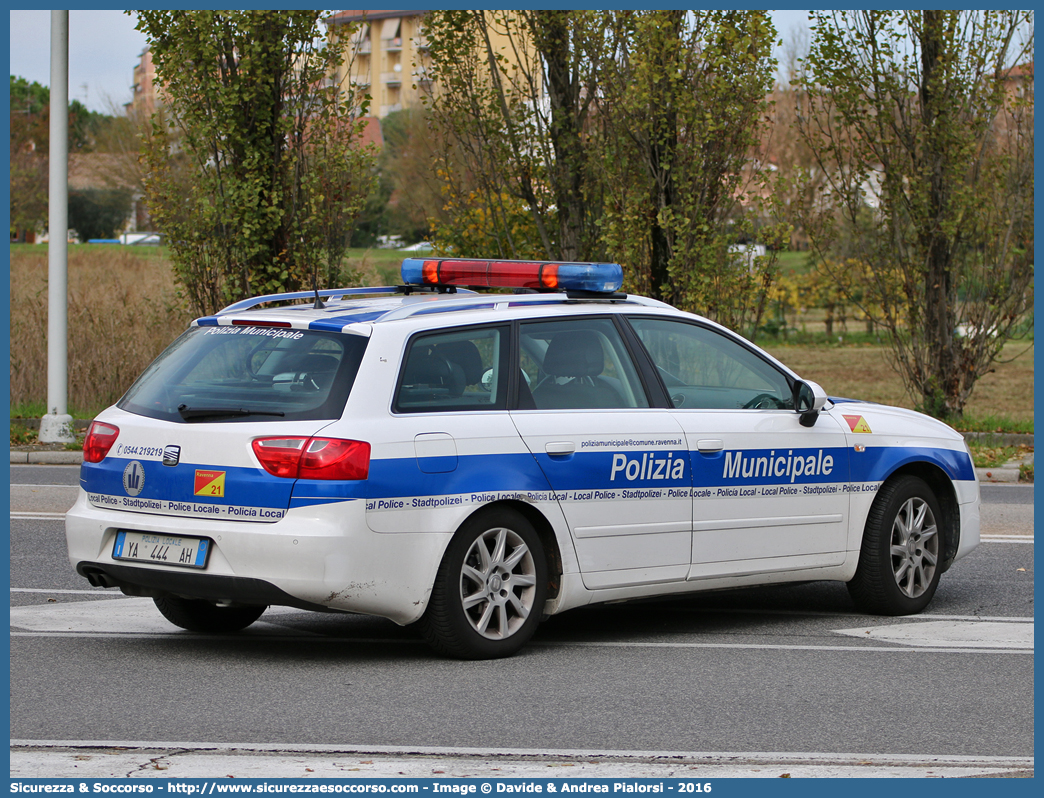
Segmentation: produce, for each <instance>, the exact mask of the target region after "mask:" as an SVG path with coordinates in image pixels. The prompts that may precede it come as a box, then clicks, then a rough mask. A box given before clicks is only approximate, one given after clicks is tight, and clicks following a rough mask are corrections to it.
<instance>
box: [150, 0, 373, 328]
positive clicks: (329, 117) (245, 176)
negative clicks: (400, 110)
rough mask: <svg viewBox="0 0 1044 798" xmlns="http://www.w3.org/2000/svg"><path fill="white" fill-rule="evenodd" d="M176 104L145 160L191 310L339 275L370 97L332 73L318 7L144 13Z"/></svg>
mask: <svg viewBox="0 0 1044 798" xmlns="http://www.w3.org/2000/svg"><path fill="white" fill-rule="evenodd" d="M136 13H137V15H138V29H139V30H141V31H143V32H144V33H145V34H146V36H147V37H148V42H149V45H150V47H151V48H152V55H153V60H154V62H155V64H156V73H157V77H158V79H159V81H160V82H161V83H162V85H163V92H164V96H165V99H166V103H167V106H166V108H165V109H163V110H161V111H160V112H159V113H157V115H156V116H155V117H154V120H153V126H152V131H151V135H150V137H149V140H148V141H147V143H146V146H145V150H144V154H145V159H146V164H147V169H148V173H147V175H146V181H145V185H146V192H147V198H148V203H149V206H150V211H151V213H152V215H153V218H154V220H155V221H156V223H157V224H158V226H159V228H160V229H161V230H162V231H163V232H164V233H166V236H167V241H168V245H169V247H170V251H171V256H172V259H173V261H174V265H175V270H176V272H177V277H178V280H179V282H180V284H181V285H182V287H183V288H184V290H185V291H186V294H187V296H188V299H189V301H190V303H191V305H192V308H193V311H194V312H196V313H200V314H205V313H210V312H213V311H214V310H216V309H217V308H220V307H221V306H223V305H225V304H227V303H228V302H230V301H233V300H235V299H238V298H241V297H244V296H250V295H252V294H265V293H273V292H278V291H291V290H297V289H300V288H302V287H310V286H311V285H312V283H313V280H314V281H316V282H322V283H324V284H329V283H332V282H335V281H337V280H339V279H340V264H341V260H342V257H343V254H344V252H345V249H346V248H347V245H348V240H349V238H350V234H351V227H352V224H353V222H354V219H355V217H356V215H357V213H358V211H359V209H360V207H361V205H362V202H363V200H364V199H365V197H366V195H367V194H368V192H369V189H370V184H371V181H372V162H373V158H374V153H373V151H372V150H370V149H364V148H363V147H362V146H361V145H360V135H361V132H362V124H363V123H362V121H361V115H362V114H364V113H365V109H366V107H367V103H368V101H367V99H366V98H363V97H357V96H355V95H354V94H353V93H352V92H350V91H349V92H348V93H347V94H342V92H341V88H342V87H340V86H338V85H334V84H333V82H332V81H331V80H330V79H329V77H328V76H329V75H333V74H336V67H337V66H338V65H339V64H340V63H341V61H342V59H343V53H344V45H343V42H345V41H348V40H349V38H350V37H348V36H344V37H343V38H342V39H341V41H340V42H338V41H330V40H326V38H325V37H324V36H323V35H322V32H321V30H320V28H319V21H320V13H321V12H319V11H138V12H136Z"/></svg>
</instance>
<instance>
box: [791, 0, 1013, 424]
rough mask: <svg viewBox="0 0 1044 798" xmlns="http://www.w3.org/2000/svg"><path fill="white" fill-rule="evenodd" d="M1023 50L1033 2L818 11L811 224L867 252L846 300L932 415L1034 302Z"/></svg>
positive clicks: (837, 252) (823, 243) (837, 246)
mask: <svg viewBox="0 0 1044 798" xmlns="http://www.w3.org/2000/svg"><path fill="white" fill-rule="evenodd" d="M1032 52H1033V17H1032V12H1014V11H892V10H881V11H859V12H833V13H817V14H816V15H815V26H814V30H813V42H812V47H811V51H810V53H809V56H808V59H807V61H806V67H807V72H806V74H805V75H804V76H803V77H802V78H801V79H800V81H799V84H800V86H801V87H802V88H803V90H804V91H805V92H806V93H807V96H808V98H809V102H808V106H807V111H806V113H805V114H804V116H803V118H802V119H801V120H800V123H799V130H800V133H801V135H802V136H803V138H804V139H805V141H806V142H807V143H808V145H809V147H810V148H811V149H812V150H813V151H814V153H815V154H816V157H817V163H818V165H819V167H820V170H821V172H822V174H824V175H826V176H827V180H826V183H827V185H826V186H825V187H824V189H823V190H822V191H820V192H818V194H817V196H816V197H815V198H814V200H813V202H811V203H810V204H809V205H808V206H807V207H806V209H805V212H804V216H805V219H806V227H807V228H808V230H809V233H810V235H811V237H812V243H813V246H814V249H815V251H816V252H817V254H818V255H819V256H820V257H821V258H823V259H826V258H829V257H836V258H837V259H838V260H841V258H855V259H857V260H858V261H860V262H861V263H862V264H863V265H864V267H865V269H859V270H856V271H857V273H862V274H865V275H867V276H866V278H865V279H862V280H856V285H857V287H858V289H859V290H860V291H861V292H862V299H861V300H860V302H859V303H857V304H859V305H860V307H861V309H862V310H863V311H864V312H865V313H867V315H868V316H871V317H872V318H873V319H874V320H875V321H876V322H878V323H880V324H881V325H882V326H883V327H884V329H886V330H887V331H888V332H889V333H890V335H891V341H892V350H893V354H894V357H895V363H896V367H897V370H898V371H899V373H900V374H901V375H902V377H903V380H904V381H905V383H906V386H907V389H908V390H909V391H910V392H911V394H912V395H914V396H915V397H920V406H921V408H922V409H924V410H925V411H926V412H929V413H931V414H933V415H937V416H940V417H948V416H960V415H961V414H962V412H963V409H964V405H965V402H966V401H967V400H968V397H969V396H970V395H971V392H972V389H973V387H974V385H975V382H976V380H978V379H979V378H980V377H981V376H982V375H983V374H986V373H988V372H989V370H990V367H991V364H992V363H993V362H994V361H995V360H996V359H997V357H998V356H999V355H1000V353H1001V349H1002V347H1003V345H1004V343H1005V341H1007V340H1008V339H1009V338H1010V337H1011V336H1012V335H1013V334H1014V333H1015V332H1016V331H1017V330H1018V329H1019V327H1020V325H1022V324H1024V323H1025V322H1026V320H1027V317H1028V314H1029V312H1030V310H1031V308H1032V286H1033V92H1032V83H1030V84H1029V90H1028V91H1022V90H1021V89H1020V86H1019V84H1018V83H1017V82H1016V81H1014V80H1013V79H1012V78H1013V77H1014V75H1013V70H1012V66H1013V65H1016V64H1018V63H1019V62H1021V61H1022V60H1023V59H1025V58H1032ZM959 331H961V332H959Z"/></svg>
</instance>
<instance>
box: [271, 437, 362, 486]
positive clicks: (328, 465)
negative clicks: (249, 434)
mask: <svg viewBox="0 0 1044 798" xmlns="http://www.w3.org/2000/svg"><path fill="white" fill-rule="evenodd" d="M252 446H253V449H254V455H255V456H256V457H257V459H258V461H259V462H260V463H261V466H262V467H263V468H264V469H265V471H267V472H268V473H269V474H273V475H275V476H277V477H287V478H288V479H366V477H367V476H369V473H370V444H368V443H366V442H364V441H349V440H343V439H341V438H304V437H283V438H256V439H255V440H254V442H253V444H252Z"/></svg>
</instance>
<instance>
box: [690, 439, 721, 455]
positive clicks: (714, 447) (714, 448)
mask: <svg viewBox="0 0 1044 798" xmlns="http://www.w3.org/2000/svg"><path fill="white" fill-rule="evenodd" d="M696 448H697V449H699V450H700V451H701V452H703V453H704V454H713V453H714V452H720V451H721V450H722V449H724V448H725V444H724V443H723V442H722V441H718V440H710V439H708V440H702V441H696Z"/></svg>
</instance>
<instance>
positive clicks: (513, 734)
mask: <svg viewBox="0 0 1044 798" xmlns="http://www.w3.org/2000/svg"><path fill="white" fill-rule="evenodd" d="M76 474H77V469H76V468H75V467H47V466H12V468H11V482H12V488H11V491H12V493H11V495H12V508H11V509H12V521H11V606H12V632H11V696H12V697H11V715H10V723H11V738H12V740H17V741H52V742H53V741H61V742H65V743H69V742H80V743H82V742H83V741H93V742H110V743H111V742H112V741H121V743H124V744H127V743H129V744H131V745H134V746H139V747H147V746H149V745H155V744H158V743H161V742H163V741H166V742H171V741H177V742H178V743H179V744H189V745H199V746H202V745H203V744H204V743H206V744H223V745H234V744H255V745H271V746H274V747H276V748H279V747H281V746H282V747H284V748H292V747H293V746H295V745H311V746H315V747H322V746H333V747H339V748H350V749H353V750H363V751H364V750H375V749H380V750H395V751H404V752H408V751H416V750H428V749H430V750H438V751H448V752H453V751H466V750H486V751H489V750H492V749H496V750H502V751H520V750H528V751H539V752H547V753H552V752H554V753H556V754H558V755H560V756H564V757H568V756H569V755H570V752H576V753H579V752H591V751H599V752H605V755H607V756H611V755H612V752H618V753H620V752H636V751H640V752H660V753H666V752H688V753H690V754H692V753H694V752H703V753H704V754H714V753H718V754H722V753H729V752H733V753H734V752H740V753H741V754H742V755H743V756H746V757H749V758H751V759H752V760H753V761H758V758H759V757H762V758H767V759H772V758H773V757H775V758H776V759H779V758H780V756H782V755H787V756H791V755H796V756H798V757H805V758H807V759H810V760H817V758H818V760H823V759H824V758H825V759H828V760H831V761H833V760H837V761H849V760H851V761H853V762H855V761H856V760H858V759H859V757H860V756H863V757H867V756H869V757H883V758H888V757H892V758H896V757H899V758H902V757H909V758H911V761H913V760H916V761H928V760H931V759H932V758H933V757H939V758H943V759H947V760H948V761H950V760H954V759H959V758H961V757H973V758H977V759H979V760H990V759H991V758H993V759H996V758H997V757H1021V758H1030V757H1032V755H1033V656H1032V646H1033V643H1032V618H1033V544H1032V509H1033V508H1032V488H1031V487H1027V486H983V498H984V501H985V505H984V519H985V518H987V516H988V514H989V512H988V511H989V510H990V509H991V508H1001V509H1007V510H1009V511H1010V515H1011V517H1016V518H1022V519H1026V518H1028V519H1029V521H1028V525H1027V524H1026V523H1025V521H1024V520H1023V521H1021V522H1019V521H1017V520H1016V521H1015V522H1013V523H1012V524H1009V526H1010V527H1011V531H1004V532H1000V533H997V535H996V538H995V539H992V540H987V542H984V543H983V544H982V545H981V546H980V547H979V549H978V550H977V551H975V552H973V554H972V555H970V556H969V557H967V558H965V559H964V560H962V561H960V562H958V563H957V564H955V565H954V567H953V568H952V569H951V570H950V571H949V572H948V573H947V574H945V575H944V576H943V579H942V582H941V585H940V588H939V591H938V593H937V594H936V597H935V600H934V601H933V603H932V605H931V606H930V607H929V609H928V611H927V612H925V613H924V614H922V615H920V616H916V617H913V618H903V619H896V618H878V617H870V616H864V615H859V614H857V613H855V611H854V610H853V608H852V605H851V603H850V601H849V599H848V595H847V592H846V590H845V588H844V586H843V585H838V584H832V583H822V582H818V583H808V584H802V585H794V586H782V587H772V588H759V589H750V590H740V591H727V592H720V593H713V594H703V595H696V596H693V597H689V598H683V599H672V600H669V601H664V600H660V601H648V602H640V603H630V604H624V605H611V606H600V607H592V608H586V609H581V610H574V611H572V612H569V613H566V614H564V615H562V616H557V617H555V618H552V619H550V620H549V621H548V622H546V623H545V624H544V625H543V626H542V627H541V628H540V630H539V631H538V632H537V636H536V638H535V639H534V641H533V643H532V644H531V645H530V646H529V647H528V648H527V649H525V650H524V651H523V652H522V653H521V654H520V655H519V656H516V657H514V658H512V659H509V660H502V661H495V662H477V663H461V662H454V661H447V660H443V659H440V658H438V657H435V656H433V655H432V654H431V653H430V652H429V651H428V649H427V648H426V647H425V646H424V645H423V644H421V643H420V642H419V641H418V640H417V638H416V637H415V635H414V634H413V633H412V632H411V631H410V630H409V629H401V628H399V627H397V626H395V625H394V624H392V623H390V622H387V621H383V620H380V619H372V618H365V617H360V616H342V615H320V614H311V613H305V612H299V611H296V610H289V609H283V608H273V609H270V610H269V611H268V612H266V614H265V615H264V616H263V617H262V619H261V622H259V623H257V624H255V625H254V626H252V627H251V628H250V629H248V630H246V632H244V633H241V634H239V635H228V636H216V637H203V636H199V635H193V634H190V633H187V632H183V631H180V630H177V629H175V628H174V627H172V626H170V625H169V624H167V623H166V622H165V621H164V620H163V619H162V618H161V617H160V616H159V614H158V613H157V612H156V611H155V609H154V608H153V607H152V604H151V601H149V600H148V599H131V598H125V597H122V596H121V595H120V594H119V593H114V591H105V590H100V589H93V588H90V587H89V585H87V583H86V581H85V580H83V579H82V578H80V577H78V576H77V575H76V574H75V573H73V571H72V569H71V568H70V566H69V564H68V561H67V559H66V557H65V549H64V534H63V529H62V523H61V521H60V520H58V518H59V517H60V513H61V511H62V503H63V502H65V501H66V499H68V504H71V501H72V497H73V496H74V495H75V492H74V488H72V487H68V486H74V485H75V484H76ZM61 486H66V487H61ZM68 504H65V505H64V506H65V507H67V506H68ZM31 513H39V514H41V515H40V516H39V517H32V516H30V515H28V514H31ZM51 764H52V766H53V764H54V760H51ZM14 767H15V765H14V760H12V768H14ZM1030 767H1031V765H1030ZM556 775H558V774H556Z"/></svg>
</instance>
